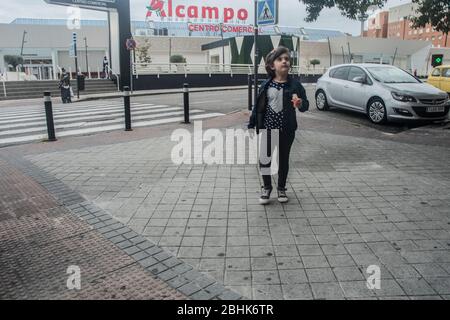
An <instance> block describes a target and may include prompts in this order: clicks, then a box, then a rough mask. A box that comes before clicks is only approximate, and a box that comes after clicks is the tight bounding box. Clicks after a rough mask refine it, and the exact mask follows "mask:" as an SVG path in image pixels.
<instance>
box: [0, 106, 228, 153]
mask: <svg viewBox="0 0 450 320" xmlns="http://www.w3.org/2000/svg"><path fill="white" fill-rule="evenodd" d="M53 113H54V123H55V131H56V136H57V137H67V136H76V135H90V134H95V133H99V132H108V131H114V130H124V127H125V123H124V106H123V104H122V103H120V102H118V103H108V104H105V105H95V104H92V103H89V104H86V105H83V106H82V105H70V107H67V106H66V105H61V106H57V107H56V108H55V107H54V108H53ZM221 115H223V114H222V113H216V112H207V111H205V110H200V109H192V110H190V119H191V120H201V119H207V118H213V117H217V116H221ZM131 118H132V127H133V128H139V127H150V126H156V125H163V124H170V123H176V122H180V123H181V122H182V121H183V120H184V110H183V108H182V107H181V106H180V105H158V104H150V103H132V104H131ZM45 139H47V126H46V120H45V110H44V108H43V107H42V108H41V107H39V108H35V109H31V108H29V109H27V110H26V111H25V110H23V109H22V110H17V111H8V112H4V113H1V111H0V147H5V146H8V145H12V144H17V143H27V142H33V141H40V140H45Z"/></svg>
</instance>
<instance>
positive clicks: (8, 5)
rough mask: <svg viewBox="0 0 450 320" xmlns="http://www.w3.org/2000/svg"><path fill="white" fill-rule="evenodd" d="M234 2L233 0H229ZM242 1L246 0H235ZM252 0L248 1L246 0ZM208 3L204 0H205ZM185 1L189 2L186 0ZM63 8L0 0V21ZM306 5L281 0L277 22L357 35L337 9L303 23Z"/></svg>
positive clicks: (392, 2) (141, 7) (61, 14)
mask: <svg viewBox="0 0 450 320" xmlns="http://www.w3.org/2000/svg"><path fill="white" fill-rule="evenodd" d="M229 1H234V0H229ZM235 1H236V2H237V3H242V2H243V1H245V0H235ZM247 1H249V2H251V3H252V2H253V1H251V0H247ZM205 2H207V1H205ZM408 2H411V1H410V0H389V1H388V4H387V7H391V6H396V5H399V4H404V3H408ZM149 3H150V0H131V19H132V20H140V21H143V20H145V14H146V8H145V6H146V5H148V4H149ZM185 3H190V1H189V0H186V1H185ZM66 10H67V9H66V8H65V7H60V6H55V5H48V4H47V3H45V2H44V1H43V0H15V1H6V0H1V4H0V23H10V22H11V21H13V20H14V19H16V18H62V19H66V18H67V11H66ZM81 14H82V19H106V14H105V13H102V12H95V11H89V10H82V11H81ZM305 16H306V13H305V6H304V5H303V4H300V3H299V1H298V0H280V25H283V26H302V27H312V28H324V29H335V30H340V31H343V32H348V33H351V34H353V35H359V33H360V28H361V27H360V23H359V22H357V21H352V20H349V19H346V18H345V17H343V16H341V15H340V13H339V11H338V10H336V9H327V10H323V11H322V13H321V15H320V17H319V19H318V20H317V21H316V22H314V23H306V22H305V21H304V18H305Z"/></svg>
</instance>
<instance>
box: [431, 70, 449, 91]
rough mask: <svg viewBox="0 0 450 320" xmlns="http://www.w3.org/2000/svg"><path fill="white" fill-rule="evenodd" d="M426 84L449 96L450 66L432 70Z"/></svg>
mask: <svg viewBox="0 0 450 320" xmlns="http://www.w3.org/2000/svg"><path fill="white" fill-rule="evenodd" d="M427 83H429V84H431V85H432V86H434V87H436V88H438V89H441V90H442V91H445V92H447V93H448V94H450V65H448V66H439V67H436V68H434V69H433V71H431V73H430V76H429V77H428V80H427Z"/></svg>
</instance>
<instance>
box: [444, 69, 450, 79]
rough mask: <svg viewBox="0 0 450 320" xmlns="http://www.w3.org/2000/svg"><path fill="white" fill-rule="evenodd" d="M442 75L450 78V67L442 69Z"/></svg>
mask: <svg viewBox="0 0 450 320" xmlns="http://www.w3.org/2000/svg"><path fill="white" fill-rule="evenodd" d="M442 76H443V77H446V78H450V69H444V70H443V71H442Z"/></svg>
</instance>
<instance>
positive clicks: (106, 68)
mask: <svg viewBox="0 0 450 320" xmlns="http://www.w3.org/2000/svg"><path fill="white" fill-rule="evenodd" d="M103 74H104V75H105V77H104V78H105V79H109V61H108V58H107V57H106V56H105V57H104V58H103Z"/></svg>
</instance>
